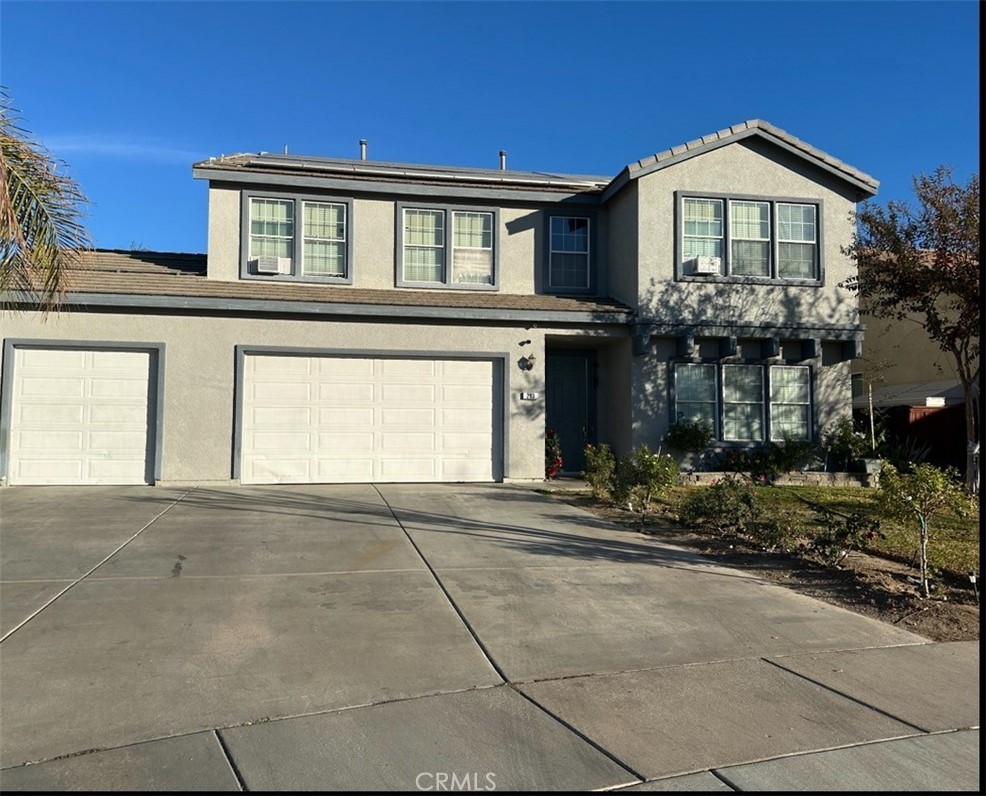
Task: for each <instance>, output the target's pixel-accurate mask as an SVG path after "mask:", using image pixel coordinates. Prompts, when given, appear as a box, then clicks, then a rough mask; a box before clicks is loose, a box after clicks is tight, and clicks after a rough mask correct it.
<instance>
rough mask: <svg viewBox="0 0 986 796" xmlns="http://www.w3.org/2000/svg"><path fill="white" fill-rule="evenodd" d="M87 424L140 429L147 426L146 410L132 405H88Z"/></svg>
mask: <svg viewBox="0 0 986 796" xmlns="http://www.w3.org/2000/svg"><path fill="white" fill-rule="evenodd" d="M88 408H89V422H90V423H93V424H100V423H112V424H113V425H114V426H136V427H139V428H141V429H143V428H145V427H146V424H147V409H146V408H145V407H144V406H138V405H133V404H121V403H115V404H108V403H107V404H89V407H88Z"/></svg>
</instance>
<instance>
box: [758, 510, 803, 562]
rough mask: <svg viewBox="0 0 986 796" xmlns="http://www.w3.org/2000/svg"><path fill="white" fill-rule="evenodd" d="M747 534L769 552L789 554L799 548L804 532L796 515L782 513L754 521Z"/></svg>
mask: <svg viewBox="0 0 986 796" xmlns="http://www.w3.org/2000/svg"><path fill="white" fill-rule="evenodd" d="M747 534H748V535H749V536H750V537H751V538H752V539H753V540H754V541H756V542H759V543H760V544H761V545H763V546H764V547H765V548H767V549H768V550H781V551H783V552H785V553H786V552H789V551H791V550H794V549H795V548H796V547H797V546H798V542H799V541H800V540H801V537H802V536H803V535H804V531H803V529H802V527H801V524H800V522H799V521H798V518H797V516H796V515H795V514H792V513H791V512H787V511H785V512H781V513H778V514H774V515H772V516H770V517H766V518H765V519H762V520H754V521H753V522H751V523H750V524H749V527H748V529H747Z"/></svg>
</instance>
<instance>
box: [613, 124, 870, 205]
mask: <svg viewBox="0 0 986 796" xmlns="http://www.w3.org/2000/svg"><path fill="white" fill-rule="evenodd" d="M753 136H756V137H759V138H763V139H764V140H766V141H769V142H770V143H772V144H775V145H777V146H779V147H781V148H782V149H786V150H787V151H788V152H791V153H793V154H795V155H797V156H798V157H801V158H803V159H804V160H807V161H808V162H810V163H812V164H813V165H815V166H818V167H819V168H822V169H824V170H825V171H828V172H830V173H832V174H834V175H835V176H837V177H839V178H841V179H843V180H845V181H846V182H848V183H850V184H851V185H854V186H855V187H856V188H858V189H859V190H860V191H861V192H862V193H863V194H864V195H866V196H875V195H876V192H877V189H878V188H879V187H880V182H879V181H878V180H876V179H874V178H873V177H871V176H870V175H869V174H867V173H866V172H863V171H860V170H859V169H856V168H853V167H852V166H850V165H849V164H848V163H845V162H843V161H841V160H839V159H838V158H834V157H832V156H831V155H829V154H828V153H827V152H823V151H822V150H821V149H818V148H817V147H813V146H812V145H811V144H807V143H805V142H804V141H802V140H801V139H800V138H796V137H795V136H793V135H791V134H790V133H788V132H787V131H785V130H782V129H781V128H780V127H775V126H774V125H772V124H770V123H769V122H765V121H763V120H762V119H750V120H749V121H745V122H741V123H740V124H734V125H733V126H732V127H727V128H725V129H724V130H719V131H718V132H716V133H711V134H709V135H706V136H702V137H701V138H696V139H694V140H692V141H689V142H687V143H685V144H679V145H678V146H675V147H671V148H670V149H665V150H662V151H661V152H657V153H655V154H653V155H650V156H649V157H646V158H642V159H641V160H638V161H635V162H633V163H630V164H628V165H627V167H626V168H625V169H623V171H622V172H620V174H618V175H617V176H616V177H615V178H614V179H613V181H612V182H610V184H609V186H607V188H606V191H605V192H604V193H603V201H604V202H605V201H606V200H607V199H609V198H610V197H611V196H612V195H613V194H615V193H616V192H617V191H619V190H620V188H622V187H623V186H624V185H626V184H627V183H628V182H630V181H631V180H636V179H639V178H640V177H643V176H645V175H647V174H652V173H653V172H655V171H659V170H660V169H663V168H666V167H667V166H671V165H673V164H675V163H681V162H682V161H683V160H688V159H690V158H693V157H695V156H696V155H701V154H703V153H705V152H710V151H712V150H713V149H718V148H719V147H722V146H725V145H726V144H732V143H735V142H737V141H742V140H743V139H744V138H750V137H753Z"/></svg>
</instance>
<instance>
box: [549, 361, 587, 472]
mask: <svg viewBox="0 0 986 796" xmlns="http://www.w3.org/2000/svg"><path fill="white" fill-rule="evenodd" d="M545 360H546V368H545V375H546V379H545V395H544V397H545V406H546V411H547V418H546V421H547V428H552V429H554V430H555V432H556V433H557V434H558V440H559V442H560V443H561V457H562V463H563V466H562V470H563V471H564V472H569V473H578V472H579V471H580V470H582V469H583V468H584V467H585V451H584V448H585V446H586V444H587V443H590V442H592V443H595V441H596V429H595V406H594V403H595V401H594V400H593V397H594V390H595V383H594V382H595V357H594V355H593V354H592V353H591V352H587V351H563V352H553V353H549V354H547V355H546V357H545Z"/></svg>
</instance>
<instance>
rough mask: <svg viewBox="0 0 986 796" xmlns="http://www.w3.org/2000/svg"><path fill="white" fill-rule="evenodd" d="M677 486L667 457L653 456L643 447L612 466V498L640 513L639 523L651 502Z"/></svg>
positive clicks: (675, 472)
mask: <svg viewBox="0 0 986 796" xmlns="http://www.w3.org/2000/svg"><path fill="white" fill-rule="evenodd" d="M677 483H678V465H677V464H676V463H675V461H674V459H672V458H671V457H670V456H668V455H667V454H663V455H662V454H660V453H654V452H653V451H652V450H651V449H650V448H649V447H647V446H646V445H641V446H640V447H639V448H634V449H633V451H631V453H630V454H629V455H628V456H625V457H624V458H622V459H620V460H619V461H618V462H617V464H616V474H615V478H614V479H613V497H614V498H615V500H616V501H617V502H619V503H623V504H628V505H629V508H630V509H631V510H633V511H639V512H640V518H641V521H643V519H644V517H645V516H646V514H647V511H648V509H649V508H650V504H651V501H652V500H653V499H654V498H655V497H657V496H658V495H659V494H661V493H662V492H664V491H665V490H667V489H669V488H670V487H672V486H676V485H677Z"/></svg>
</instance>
